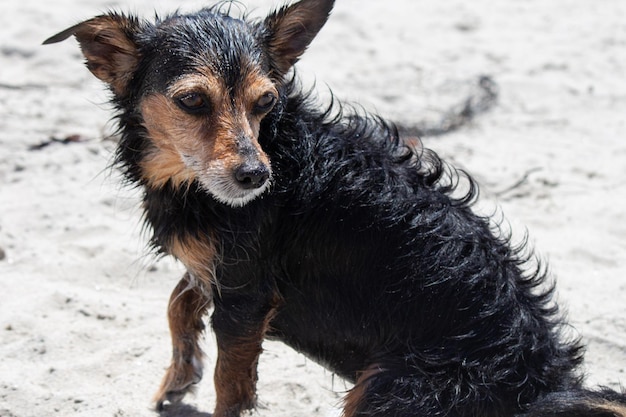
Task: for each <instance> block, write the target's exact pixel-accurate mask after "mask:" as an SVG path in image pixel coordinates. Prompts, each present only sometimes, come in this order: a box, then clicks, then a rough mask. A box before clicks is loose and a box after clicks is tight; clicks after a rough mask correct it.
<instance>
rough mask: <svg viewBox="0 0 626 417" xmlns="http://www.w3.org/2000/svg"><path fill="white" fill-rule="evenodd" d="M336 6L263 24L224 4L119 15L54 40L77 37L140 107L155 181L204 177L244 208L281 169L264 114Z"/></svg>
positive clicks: (114, 87)
mask: <svg viewBox="0 0 626 417" xmlns="http://www.w3.org/2000/svg"><path fill="white" fill-rule="evenodd" d="M333 3H334V0H302V1H300V2H298V3H295V4H293V5H291V6H288V7H283V8H281V9H279V10H277V11H275V12H273V13H271V14H269V15H268V16H267V17H266V18H265V19H264V20H262V21H254V22H247V21H244V20H238V19H234V18H232V17H229V16H228V15H226V14H224V13H222V12H221V11H220V9H219V8H209V9H203V10H201V11H200V12H197V13H193V14H188V15H180V14H175V15H172V16H169V17H168V18H165V19H162V20H157V22H155V23H150V22H146V21H143V20H140V19H138V18H136V17H133V16H126V15H123V14H118V13H110V14H107V15H102V16H98V17H95V18H93V19H90V20H87V21H85V22H82V23H79V24H77V25H75V26H73V27H71V28H69V29H67V30H65V31H63V32H61V33H59V34H58V35H55V36H53V37H51V38H50V39H48V40H47V41H45V42H44V43H54V42H59V41H62V40H64V39H66V38H68V37H70V36H72V35H74V36H75V37H76V39H77V40H78V42H79V43H80V46H81V49H82V52H83V54H84V56H85V58H86V65H87V67H88V68H89V70H90V71H91V72H92V73H93V74H94V75H95V76H96V77H98V78H99V79H101V80H102V81H104V82H106V83H107V84H108V85H109V86H110V89H111V91H112V93H113V95H114V101H115V102H116V104H117V105H118V106H120V107H121V108H122V110H123V111H125V112H127V113H130V112H132V113H133V114H138V116H139V118H140V120H141V124H142V132H143V134H144V135H145V136H146V139H147V140H148V141H149V144H148V146H147V147H146V148H147V149H146V150H143V151H142V155H141V157H140V158H138V159H139V170H140V175H141V177H142V181H143V182H144V183H145V184H147V185H148V186H150V187H162V186H164V185H165V184H168V183H169V184H173V185H174V186H182V185H183V184H191V183H193V182H194V181H197V183H198V184H200V186H201V187H202V188H203V189H204V190H205V191H207V192H208V193H209V194H211V195H212V196H213V197H215V198H216V199H217V200H219V201H221V202H223V203H226V204H229V205H232V206H242V205H244V204H246V203H248V202H249V201H251V200H253V199H254V198H256V197H257V196H259V195H260V194H262V193H263V192H264V191H265V190H266V189H267V188H268V185H269V183H270V180H271V176H272V170H271V164H270V161H269V159H268V156H267V155H266V154H265V152H264V151H263V149H261V147H260V145H259V143H258V135H259V127H260V123H261V120H262V119H263V118H264V117H265V116H266V115H267V114H268V113H269V112H270V111H271V110H272V108H273V107H274V105H275V104H276V101H277V100H278V99H279V91H278V89H279V86H280V84H281V83H282V81H283V77H284V76H285V74H286V73H287V72H288V71H289V69H290V68H291V67H292V66H293V64H294V63H295V62H296V61H297V60H298V58H299V57H300V55H301V54H302V53H303V52H304V50H305V49H306V48H307V46H308V45H309V43H310V42H311V41H312V40H313V38H314V37H315V35H316V34H317V33H318V31H319V30H320V29H321V28H322V26H323V25H324V23H325V22H326V20H327V18H328V15H329V13H330V11H331V9H332V6H333Z"/></svg>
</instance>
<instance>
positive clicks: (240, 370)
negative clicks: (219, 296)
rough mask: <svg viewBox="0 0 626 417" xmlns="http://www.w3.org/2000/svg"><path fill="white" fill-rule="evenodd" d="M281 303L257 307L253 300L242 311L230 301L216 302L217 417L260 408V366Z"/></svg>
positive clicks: (243, 306)
mask: <svg viewBox="0 0 626 417" xmlns="http://www.w3.org/2000/svg"><path fill="white" fill-rule="evenodd" d="M262 298H263V297H261V296H259V299H262ZM277 300H278V299H277V298H276V299H272V300H271V301H269V302H267V303H261V304H263V305H259V304H257V305H256V306H255V305H254V304H255V301H252V300H251V299H250V300H249V302H243V303H241V304H239V305H238V308H232V306H233V305H234V304H232V303H229V302H228V301H224V300H222V301H220V303H217V302H216V305H215V311H214V313H213V318H212V324H213V331H214V332H215V336H216V338H217V363H216V366H215V375H214V381H215V392H216V397H217V401H216V405H215V413H214V414H213V417H238V416H239V415H240V414H241V412H243V411H245V410H250V409H252V408H254V406H255V405H256V382H257V364H258V360H259V355H260V354H261V352H262V350H263V349H262V343H263V339H264V338H265V333H266V332H267V328H268V326H269V323H270V321H271V320H272V318H273V316H274V312H275V306H276V305H277ZM257 301H258V300H257ZM224 305H226V306H227V308H226V309H224V308H223V306H224Z"/></svg>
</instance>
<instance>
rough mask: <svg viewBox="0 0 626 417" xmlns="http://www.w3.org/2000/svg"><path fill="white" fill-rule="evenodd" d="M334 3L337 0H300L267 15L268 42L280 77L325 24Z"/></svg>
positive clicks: (267, 44)
mask: <svg viewBox="0 0 626 417" xmlns="http://www.w3.org/2000/svg"><path fill="white" fill-rule="evenodd" d="M334 3H335V2H334V0H301V1H300V2H298V3H295V4H293V5H291V6H288V7H283V8H281V9H279V10H277V11H275V12H274V13H272V14H270V15H269V16H267V18H266V19H265V22H264V25H265V30H266V33H265V34H266V37H265V46H266V48H267V49H268V51H269V53H270V57H271V59H272V63H273V66H274V67H275V70H277V71H278V73H279V75H280V76H281V77H282V76H283V75H284V74H285V73H286V72H287V71H289V69H290V68H291V67H292V66H293V64H295V63H296V62H297V61H298V59H299V58H300V56H301V55H302V54H303V53H304V51H305V50H306V48H307V47H308V46H309V44H310V43H311V41H312V40H313V38H315V36H316V35H317V33H318V32H319V31H320V29H321V28H322V26H324V23H326V20H328V16H329V14H330V12H331V10H332V8H333V5H334Z"/></svg>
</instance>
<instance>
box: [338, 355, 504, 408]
mask: <svg viewBox="0 0 626 417" xmlns="http://www.w3.org/2000/svg"><path fill="white" fill-rule="evenodd" d="M461 382H462V380H458V381H455V380H454V379H450V380H448V379H445V380H444V381H438V380H437V378H436V375H426V374H421V373H418V372H417V370H415V369H410V368H403V367H397V366H396V367H394V368H390V369H386V368H385V367H384V366H380V365H377V364H375V365H372V366H370V367H369V368H367V369H366V370H365V371H363V372H361V373H359V374H358V375H357V380H356V383H355V385H354V387H353V388H352V389H351V390H350V391H349V392H348V393H347V394H346V396H345V398H344V409H343V414H342V415H341V417H360V416H368V417H417V416H449V417H453V416H454V417H462V416H492V417H496V416H504V415H506V416H512V415H513V413H501V412H500V411H501V410H500V409H498V406H497V405H494V403H493V402H491V401H490V398H489V395H488V393H485V394H486V395H484V396H480V395H478V397H479V398H480V399H481V401H476V402H475V403H474V402H472V401H471V400H470V401H465V400H468V399H469V398H471V397H472V395H471V394H472V393H469V392H467V391H468V390H471V387H470V386H466V385H464V386H461V385H459V383H461ZM468 394H469V395H468ZM476 394H479V393H478V390H477V392H476Z"/></svg>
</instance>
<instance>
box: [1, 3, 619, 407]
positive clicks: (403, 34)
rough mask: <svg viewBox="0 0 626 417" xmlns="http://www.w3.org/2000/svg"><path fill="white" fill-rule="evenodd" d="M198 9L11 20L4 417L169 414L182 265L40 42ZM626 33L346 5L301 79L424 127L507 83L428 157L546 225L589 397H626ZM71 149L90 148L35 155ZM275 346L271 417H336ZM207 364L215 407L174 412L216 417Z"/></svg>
mask: <svg viewBox="0 0 626 417" xmlns="http://www.w3.org/2000/svg"><path fill="white" fill-rule="evenodd" d="M9 3H10V4H9ZM270 3H271V2H270V1H265V0H264V1H260V0H256V1H252V0H251V1H250V7H252V8H255V9H257V12H256V13H257V14H261V13H264V12H265V10H267V7H268V5H269V4H270ZM198 4H199V3H198V2H194V3H191V2H182V1H181V2H180V3H178V2H174V1H165V0H160V1H158V2H151V1H148V0H136V1H129V2H123V1H120V2H115V3H112V2H107V1H105V0H97V1H96V0H94V1H79V0H58V1H56V2H48V3H45V2H40V1H36V0H20V1H17V2H8V1H3V3H2V5H1V6H0V12H1V13H0V248H1V249H2V250H3V252H4V259H2V260H0V416H1V417H16V416H17V417H31V416H33V417H34V416H37V417H40V416H70V415H71V416H74V415H76V416H95V417H98V416H117V417H120V416H154V415H155V413H153V412H152V411H150V409H149V407H150V406H151V404H150V400H151V397H152V395H153V394H154V392H155V390H156V389H157V387H158V384H159V382H160V378H161V376H162V373H163V371H164V369H165V367H166V365H167V364H168V361H169V355H170V347H169V335H168V331H167V324H166V319H165V307H166V303H167V299H168V296H169V293H170V291H171V289H172V288H173V287H174V285H175V283H176V282H177V280H178V278H179V277H180V275H181V273H182V272H181V267H180V265H177V264H176V263H174V262H172V261H169V260H164V261H156V260H155V259H153V257H151V256H145V250H144V245H145V239H144V237H143V236H142V235H141V222H140V212H139V209H138V204H137V201H138V193H137V192H136V191H133V190H127V189H124V188H123V187H121V186H120V183H119V178H118V176H117V174H116V173H115V171H113V172H111V171H110V170H108V169H107V166H108V163H109V162H110V158H111V149H112V147H113V144H112V142H110V141H103V140H102V139H103V137H106V136H107V135H108V134H109V133H110V132H111V130H112V129H111V123H110V122H108V120H109V118H110V116H111V113H110V111H109V108H108V106H107V105H106V97H107V95H106V93H105V92H104V90H103V88H102V86H101V85H100V84H99V82H98V81H97V80H96V79H95V78H93V77H92V76H91V74H90V73H89V72H88V71H87V70H86V69H85V68H84V67H83V66H82V58H81V57H80V55H79V51H78V48H77V46H76V44H75V42H73V41H68V42H65V43H63V44H58V45H54V46H47V47H42V46H40V43H41V42H42V41H43V40H44V39H45V38H47V37H48V36H49V35H52V34H54V33H56V32H57V31H59V30H61V29H64V28H65V27H68V26H70V25H72V24H74V23H76V22H77V21H79V20H82V19H85V18H89V17H91V16H93V15H95V14H98V13H100V12H101V11H103V10H106V9H108V8H109V7H115V8H119V9H121V10H127V11H128V10H130V11H137V12H141V13H142V14H144V15H146V16H151V15H152V14H153V9H157V10H159V11H161V12H167V11H172V10H174V9H175V8H176V7H178V6H181V5H182V8H183V9H186V10H189V9H194V6H197V5H198ZM392 4H393V6H391V5H392ZM625 19H626V2H624V1H623V0H605V1H602V2H595V3H593V2H589V1H587V0H562V1H558V2H556V1H542V0H529V1H524V2H519V1H513V0H503V1H500V2H493V1H488V0H477V1H473V2H469V3H468V2H466V1H461V0H449V1H446V2H440V1H438V0H419V1H417V0H395V1H393V2H382V1H374V0H338V4H337V7H336V10H335V13H334V15H333V16H332V17H331V20H330V22H329V23H328V25H327V26H326V27H325V28H324V30H323V31H322V34H321V35H320V36H319V38H318V39H317V40H316V41H315V42H314V44H313V46H312V47H311V49H310V51H309V52H308V54H307V56H306V57H305V58H304V59H303V61H302V62H301V64H300V67H299V68H300V70H299V71H300V73H301V74H302V75H303V76H304V77H305V78H307V79H308V80H311V79H313V77H315V79H316V80H317V84H318V87H320V88H322V89H325V88H326V87H325V86H326V84H328V85H329V86H330V87H331V88H332V89H333V90H334V92H335V94H336V95H337V96H338V97H340V98H344V99H349V100H353V101H357V102H359V103H361V104H363V105H365V106H367V107H368V108H372V109H376V110H377V111H379V112H381V113H383V114H385V115H387V116H389V117H391V118H393V119H395V120H399V121H401V122H403V123H408V124H410V123H412V122H414V121H420V120H423V119H425V118H437V116H438V115H440V113H441V111H443V110H445V109H446V108H447V107H448V106H449V105H451V104H454V103H458V102H460V101H462V99H463V98H464V95H465V93H466V92H467V90H468V86H469V85H470V84H471V83H472V82H473V81H474V80H475V79H476V77H477V76H479V75H481V74H487V75H490V76H492V77H493V79H494V80H495V81H496V82H497V83H498V84H499V87H500V101H499V103H498V105H497V107H496V108H494V109H493V110H492V111H491V112H489V113H488V114H486V115H483V116H480V117H479V118H478V119H476V121H475V122H474V123H473V124H472V125H470V126H467V127H466V128H464V129H462V130H460V131H458V132H455V133H453V134H450V135H447V136H443V137H439V138H432V139H426V140H425V142H426V144H427V145H428V146H430V147H432V148H434V149H436V150H438V151H439V152H440V153H441V154H442V155H444V156H446V157H447V158H448V159H449V160H452V161H454V163H455V164H457V165H458V166H460V167H463V168H466V169H467V170H469V171H470V172H472V173H473V175H474V176H475V177H476V178H477V180H478V181H479V183H480V184H481V185H482V203H481V209H482V210H487V211H489V210H493V209H494V208H495V207H500V209H501V211H503V212H504V214H505V215H506V217H507V218H508V219H509V221H510V222H511V224H512V227H513V228H514V230H515V232H516V235H517V236H521V235H522V234H523V233H524V231H525V230H526V229H528V231H529V235H530V240H531V242H532V243H533V244H534V246H535V247H536V248H537V251H538V252H539V253H540V254H541V255H542V257H543V258H545V259H547V260H548V261H549V263H550V265H551V270H552V271H553V273H554V275H555V276H556V277H557V279H558V284H559V287H558V288H559V300H560V302H561V304H562V305H563V306H564V308H566V309H567V310H568V311H569V313H570V319H571V323H572V325H573V326H574V327H575V328H576V330H577V331H578V332H580V334H582V336H583V337H584V340H585V341H586V342H587V344H588V355H587V362H586V371H587V372H588V374H589V383H590V384H597V383H602V384H606V385H609V386H612V387H617V386H618V385H619V383H620V382H621V383H625V382H626V376H625V375H624V368H625V365H626V210H625V209H626V140H625V139H626V138H625V132H626V24H624V21H625ZM71 135H80V138H81V139H82V140H83V141H81V142H79V143H73V144H68V145H62V144H52V145H50V146H48V147H46V148H43V149H41V150H38V151H29V150H28V147H29V146H31V145H36V144H38V143H41V142H44V141H47V140H49V139H50V138H51V137H56V138H59V139H63V138H65V137H68V136H71ZM527 173H528V178H527V180H526V181H525V182H524V183H523V184H521V185H520V186H518V187H515V188H514V189H512V190H510V191H507V192H504V193H502V191H504V190H507V189H508V188H509V187H510V186H512V185H514V184H516V183H517V182H518V181H519V180H520V179H522V178H524V176H525V175H526V174H527ZM0 257H2V252H0ZM266 348H267V352H266V353H265V354H264V355H263V357H262V362H261V365H260V382H259V396H260V400H261V404H262V407H261V408H260V409H259V410H258V412H257V414H256V415H259V416H274V417H281V416H284V417H297V416H307V417H311V416H322V417H325V416H328V415H331V414H332V413H333V408H334V407H335V406H336V405H337V404H338V402H339V399H340V398H341V395H342V391H344V390H345V389H346V388H347V386H346V385H345V384H344V383H343V382H342V381H340V380H339V378H334V379H333V376H332V375H331V374H330V373H329V372H327V371H324V370H323V369H321V368H319V367H318V366H317V365H315V364H314V363H312V362H311V361H307V360H306V359H304V358H303V357H302V356H301V355H298V354H296V353H293V352H291V351H290V350H289V349H287V348H285V347H284V346H282V345H280V344H274V343H268V344H267V345H266ZM206 351H207V372H206V376H205V380H204V381H203V382H202V383H201V384H200V386H199V390H198V395H197V396H195V397H189V398H188V399H187V401H186V403H187V404H191V405H193V406H194V407H196V408H197V409H196V408H183V409H181V410H179V412H177V413H170V414H169V415H178V416H204V417H208V416H209V415H210V414H209V413H210V411H211V410H212V406H213V398H214V397H213V386H212V380H211V368H212V363H213V360H214V358H215V351H214V348H213V338H212V335H211V334H210V333H209V334H208V335H207V338H206Z"/></svg>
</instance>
